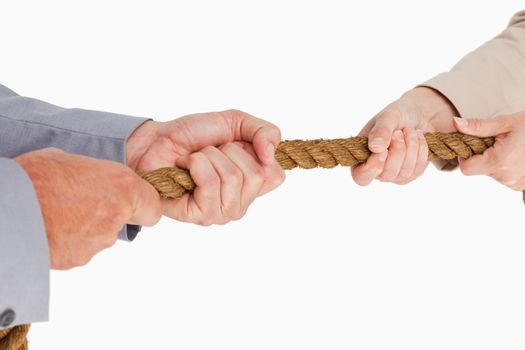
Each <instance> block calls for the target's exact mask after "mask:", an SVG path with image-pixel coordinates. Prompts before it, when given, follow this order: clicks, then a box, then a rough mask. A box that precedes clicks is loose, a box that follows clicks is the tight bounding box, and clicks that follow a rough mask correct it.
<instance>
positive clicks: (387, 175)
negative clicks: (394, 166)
mask: <svg viewBox="0 0 525 350" xmlns="http://www.w3.org/2000/svg"><path fill="white" fill-rule="evenodd" d="M395 177H396V176H395V174H394V172H393V171H391V170H385V171H383V172H382V173H381V175H379V177H378V178H379V179H380V180H381V181H385V182H393V181H394V179H395Z"/></svg>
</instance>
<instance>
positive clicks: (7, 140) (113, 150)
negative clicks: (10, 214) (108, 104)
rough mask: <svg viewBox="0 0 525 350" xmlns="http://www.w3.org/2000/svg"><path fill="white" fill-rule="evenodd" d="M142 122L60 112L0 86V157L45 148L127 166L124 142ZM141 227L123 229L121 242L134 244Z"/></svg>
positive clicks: (107, 115) (99, 114)
mask: <svg viewBox="0 0 525 350" xmlns="http://www.w3.org/2000/svg"><path fill="white" fill-rule="evenodd" d="M145 120H147V119H145V118H136V117H130V116H125V115H120V114H114V113H107V112H98V111H89V110H83V109H78V108H71V109H67V108H62V107H58V106H54V105H52V104H49V103H46V102H43V101H40V100H37V99H34V98H29V97H23V96H20V95H18V94H16V93H15V92H14V91H12V90H10V89H8V88H7V87H5V86H3V85H0V157H7V158H13V157H16V156H18V155H20V154H23V153H26V152H29V151H34V150H37V149H41V148H46V147H56V148H60V149H62V150H64V151H66V152H69V153H74V154H79V155H85V156H90V157H94V158H98V159H108V160H113V161H117V162H119V163H122V164H126V152H125V151H126V140H127V138H128V136H129V135H130V134H131V133H132V132H133V131H134V130H135V129H136V128H137V127H139V126H140V125H141V124H142V123H144V121H145ZM139 231H140V226H136V225H124V226H123V227H122V230H121V232H120V234H119V237H120V239H123V240H130V241H131V240H133V239H134V238H135V236H136V235H137V233H138V232H139Z"/></svg>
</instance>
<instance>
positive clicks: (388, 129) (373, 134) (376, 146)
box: [368, 112, 399, 153]
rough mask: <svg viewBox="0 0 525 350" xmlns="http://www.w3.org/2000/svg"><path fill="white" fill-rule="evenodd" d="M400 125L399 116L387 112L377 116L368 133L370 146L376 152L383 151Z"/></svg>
mask: <svg viewBox="0 0 525 350" xmlns="http://www.w3.org/2000/svg"><path fill="white" fill-rule="evenodd" d="M398 125H399V117H398V116H397V115H396V114H394V113H389V112H386V113H384V114H380V115H378V116H377V117H376V120H375V124H374V126H373V127H372V128H371V129H370V133H369V134H368V148H369V149H370V151H372V152H374V153H383V152H384V151H386V150H387V149H388V146H390V142H391V141H392V134H393V133H394V131H395V130H396V128H397V127H398Z"/></svg>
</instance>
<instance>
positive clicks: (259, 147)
mask: <svg viewBox="0 0 525 350" xmlns="http://www.w3.org/2000/svg"><path fill="white" fill-rule="evenodd" d="M230 114H231V115H232V118H233V119H234V123H233V125H236V126H237V127H238V130H236V135H240V141H246V142H251V143H252V145H253V148H254V150H255V153H256V154H257V157H258V158H259V159H260V160H261V161H262V162H263V163H264V164H265V165H270V164H272V163H273V161H274V160H275V149H276V148H277V146H279V143H280V142H281V131H280V130H279V128H278V127H277V126H275V125H273V124H272V123H270V122H267V121H265V120H262V119H259V118H256V117H254V116H252V115H250V114H248V113H244V112H241V111H237V110H234V111H230ZM235 119H236V120H235Z"/></svg>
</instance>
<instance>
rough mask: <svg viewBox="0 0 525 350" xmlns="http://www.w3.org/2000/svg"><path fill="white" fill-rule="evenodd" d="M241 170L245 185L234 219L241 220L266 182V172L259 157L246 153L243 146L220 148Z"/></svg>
mask: <svg viewBox="0 0 525 350" xmlns="http://www.w3.org/2000/svg"><path fill="white" fill-rule="evenodd" d="M219 149H220V150H221V151H222V152H224V154H225V155H226V156H228V158H230V159H231V160H232V162H233V163H234V164H235V165H236V166H237V167H238V168H239V169H240V170H241V172H242V177H243V183H242V188H241V199H240V210H239V212H238V213H237V215H236V216H234V217H232V218H233V219H239V218H240V217H241V216H242V215H243V214H244V212H245V211H246V209H247V208H248V206H249V205H250V204H251V203H252V202H253V200H254V199H255V197H257V195H258V194H259V191H260V190H261V188H262V186H263V184H264V181H265V172H264V168H263V166H262V165H261V164H260V163H259V161H258V160H257V157H256V156H254V155H251V154H250V153H248V152H246V151H245V150H244V149H243V147H242V145H238V144H236V143H227V144H225V145H223V146H221V147H220V148H219Z"/></svg>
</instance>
